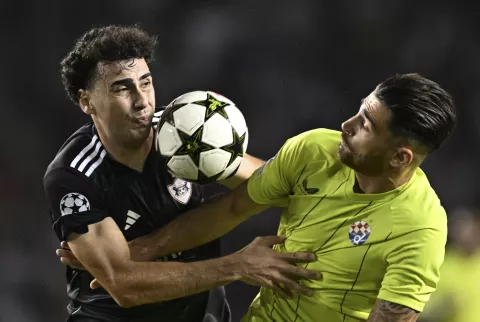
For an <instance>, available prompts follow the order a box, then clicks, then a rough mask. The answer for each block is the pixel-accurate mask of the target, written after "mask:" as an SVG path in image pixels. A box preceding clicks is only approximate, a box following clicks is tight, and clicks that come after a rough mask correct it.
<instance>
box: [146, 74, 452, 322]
mask: <svg viewBox="0 0 480 322" xmlns="http://www.w3.org/2000/svg"><path fill="white" fill-rule="evenodd" d="M318 117H319V118H321V115H319V116H318ZM455 122H456V112H455V108H454V104H453V101H452V99H451V97H450V95H449V94H448V93H447V92H446V91H445V90H443V89H442V88H441V87H440V86H439V85H438V84H437V83H435V82H433V81H431V80H428V79H426V78H423V77H421V76H419V75H418V74H403V75H396V76H393V77H391V78H389V79H387V80H385V81H384V82H382V83H381V84H379V85H378V86H377V87H376V88H375V89H374V91H373V92H372V93H371V94H369V95H368V96H367V97H366V98H364V99H363V100H362V103H361V106H360V110H359V111H358V113H357V114H356V115H354V116H353V117H351V118H350V119H348V120H347V121H345V122H344V123H343V124H342V131H341V132H338V131H332V130H326V129H316V130H312V131H308V132H306V133H303V134H300V135H298V136H296V137H293V138H291V139H289V140H288V141H287V142H286V143H285V144H284V146H283V147H282V148H281V149H280V151H279V152H278V154H277V155H276V156H275V157H274V158H272V159H271V160H270V161H268V162H267V163H266V164H265V165H264V166H263V167H261V168H259V169H257V171H256V172H255V173H254V174H253V175H252V176H251V177H250V179H249V181H248V183H246V184H242V185H240V186H239V187H238V188H236V189H235V190H233V191H232V192H230V193H227V194H226V195H224V196H222V197H219V198H216V199H214V200H212V201H211V202H209V203H206V204H204V205H202V206H200V207H199V208H197V209H194V210H191V211H189V212H188V213H187V214H185V215H184V216H181V217H179V218H178V219H177V220H175V221H173V222H171V223H170V224H168V225H167V226H166V227H164V228H162V229H160V230H159V231H157V232H155V233H153V234H152V235H151V236H150V238H149V239H147V238H145V239H144V243H145V245H146V246H145V247H154V245H156V247H157V248H159V249H160V248H161V249H162V251H163V252H165V251H166V250H167V249H168V251H169V252H175V251H180V250H184V249H188V248H191V247H193V246H196V245H198V244H203V243H205V242H207V241H209V240H212V239H214V238H217V237H218V236H221V235H223V234H224V233H226V232H227V231H229V230H230V229H232V228H233V227H235V226H236V225H238V224H239V223H241V222H242V221H244V220H246V219H247V218H248V217H249V216H250V215H252V214H255V213H258V212H260V211H262V210H263V209H266V208H268V207H272V206H281V207H284V210H283V214H282V216H281V222H280V226H279V229H278V234H279V235H282V236H285V239H284V243H283V244H280V245H277V246H276V250H277V251H279V252H296V251H302V252H312V253H314V254H315V255H316V257H317V260H316V261H314V262H310V263H308V264H299V266H302V267H306V268H307V269H312V270H315V271H319V272H321V273H322V274H323V278H322V279H321V280H304V281H302V283H303V285H304V286H307V287H308V288H310V289H311V290H312V294H311V296H303V295H293V294H289V292H288V291H287V290H285V289H284V288H283V287H284V286H288V287H290V286H291V285H290V282H289V281H288V280H286V279H285V284H286V285H282V284H278V285H273V284H275V283H274V282H271V284H272V288H274V289H275V291H271V290H268V289H266V288H261V290H260V293H259V294H258V296H257V297H256V298H255V300H254V301H253V303H252V305H251V307H250V309H249V311H248V312H247V313H246V314H245V316H244V318H243V321H244V322H249V321H252V322H260V321H261V322H265V321H295V322H351V321H369V322H381V321H388V322H400V321H402V322H406V321H416V320H417V318H418V315H419V312H421V311H422V310H423V307H424V305H425V303H426V302H427V301H428V299H429V297H430V294H431V293H432V292H433V291H434V290H435V288H436V285H437V282H438V280H439V269H440V266H441V264H442V262H443V258H444V248H445V243H446V238H447V218H446V214H445V210H444V209H443V207H442V205H441V203H440V200H439V199H438V197H437V195H436V194H435V192H434V190H433V188H432V187H431V186H430V184H429V182H428V180H427V177H426V176H425V174H424V172H423V171H422V170H421V169H420V168H419V166H420V164H421V163H422V162H423V161H424V160H425V158H426V157H427V156H428V155H429V154H430V153H431V152H433V151H435V150H437V149H438V148H439V147H440V146H441V145H442V143H443V142H444V141H445V140H446V138H447V137H448V136H449V135H450V133H451V132H452V130H453V128H454V125H455ZM179 236H188V237H182V238H180V237H179ZM269 270H270V267H269V266H268V265H267V264H265V266H264V267H259V268H258V271H256V272H251V274H258V275H259V276H261V275H262V273H263V272H268V271H269ZM278 280H282V277H281V276H280V277H279V278H278V279H277V281H278ZM290 288H292V289H296V287H295V286H291V287H290Z"/></svg>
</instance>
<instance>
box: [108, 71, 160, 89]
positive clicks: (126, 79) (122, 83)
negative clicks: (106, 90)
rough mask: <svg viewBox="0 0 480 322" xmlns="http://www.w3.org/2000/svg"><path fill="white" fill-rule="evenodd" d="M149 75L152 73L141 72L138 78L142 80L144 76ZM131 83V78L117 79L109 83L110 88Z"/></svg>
mask: <svg viewBox="0 0 480 322" xmlns="http://www.w3.org/2000/svg"><path fill="white" fill-rule="evenodd" d="M150 76H152V73H146V74H143V75H142V76H140V78H139V80H144V79H145V78H147V77H150ZM131 83H133V79H132V78H122V79H119V80H117V81H114V82H113V83H111V84H110V88H111V87H114V86H118V85H126V84H131Z"/></svg>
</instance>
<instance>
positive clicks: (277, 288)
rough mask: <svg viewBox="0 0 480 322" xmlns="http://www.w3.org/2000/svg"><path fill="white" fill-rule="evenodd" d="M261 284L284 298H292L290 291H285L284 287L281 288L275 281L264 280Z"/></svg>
mask: <svg viewBox="0 0 480 322" xmlns="http://www.w3.org/2000/svg"><path fill="white" fill-rule="evenodd" d="M262 286H265V287H268V288H270V289H272V290H273V291H274V292H275V293H277V294H278V295H280V296H281V297H283V298H285V299H292V298H293V294H292V293H290V292H288V291H285V289H283V288H282V287H281V286H280V285H279V284H277V283H275V282H274V281H272V280H266V281H265V282H264V283H262Z"/></svg>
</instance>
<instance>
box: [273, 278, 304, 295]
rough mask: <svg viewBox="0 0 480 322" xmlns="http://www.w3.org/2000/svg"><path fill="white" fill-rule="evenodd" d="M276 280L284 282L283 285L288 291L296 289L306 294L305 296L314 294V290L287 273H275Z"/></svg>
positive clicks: (299, 292) (297, 291)
mask: <svg viewBox="0 0 480 322" xmlns="http://www.w3.org/2000/svg"><path fill="white" fill-rule="evenodd" d="M274 278H275V281H276V282H277V283H281V284H283V287H284V289H285V291H286V292H289V293H291V291H295V292H296V293H298V294H301V295H305V296H312V295H313V291H312V290H311V289H309V288H308V287H305V286H303V285H302V284H300V283H298V282H297V281H294V280H292V279H290V278H288V277H286V276H285V275H282V274H275V276H274Z"/></svg>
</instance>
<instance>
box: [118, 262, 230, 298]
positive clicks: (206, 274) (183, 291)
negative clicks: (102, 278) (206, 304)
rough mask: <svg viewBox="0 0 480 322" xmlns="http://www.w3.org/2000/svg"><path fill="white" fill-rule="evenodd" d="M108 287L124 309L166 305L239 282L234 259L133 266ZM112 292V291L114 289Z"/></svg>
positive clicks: (142, 263)
mask: <svg viewBox="0 0 480 322" xmlns="http://www.w3.org/2000/svg"><path fill="white" fill-rule="evenodd" d="M126 266H127V267H126V270H125V272H123V273H122V272H117V273H116V276H115V280H114V283H113V285H117V287H115V286H112V287H109V288H110V289H111V293H112V294H116V296H115V295H114V298H115V299H116V301H117V302H118V303H119V304H120V305H121V306H122V307H132V306H137V305H142V304H148V303H156V302H164V301H168V300H172V299H176V298H181V297H185V296H189V295H192V294H196V293H200V292H203V291H206V290H209V289H211V288H214V287H217V286H222V285H225V284H228V283H230V282H233V281H236V280H239V279H240V273H239V265H238V261H236V260H235V255H229V256H225V257H222V258H218V259H213V260H207V261H200V262H193V263H179V262H131V263H130V264H128V265H126ZM112 288H113V289H112Z"/></svg>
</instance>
